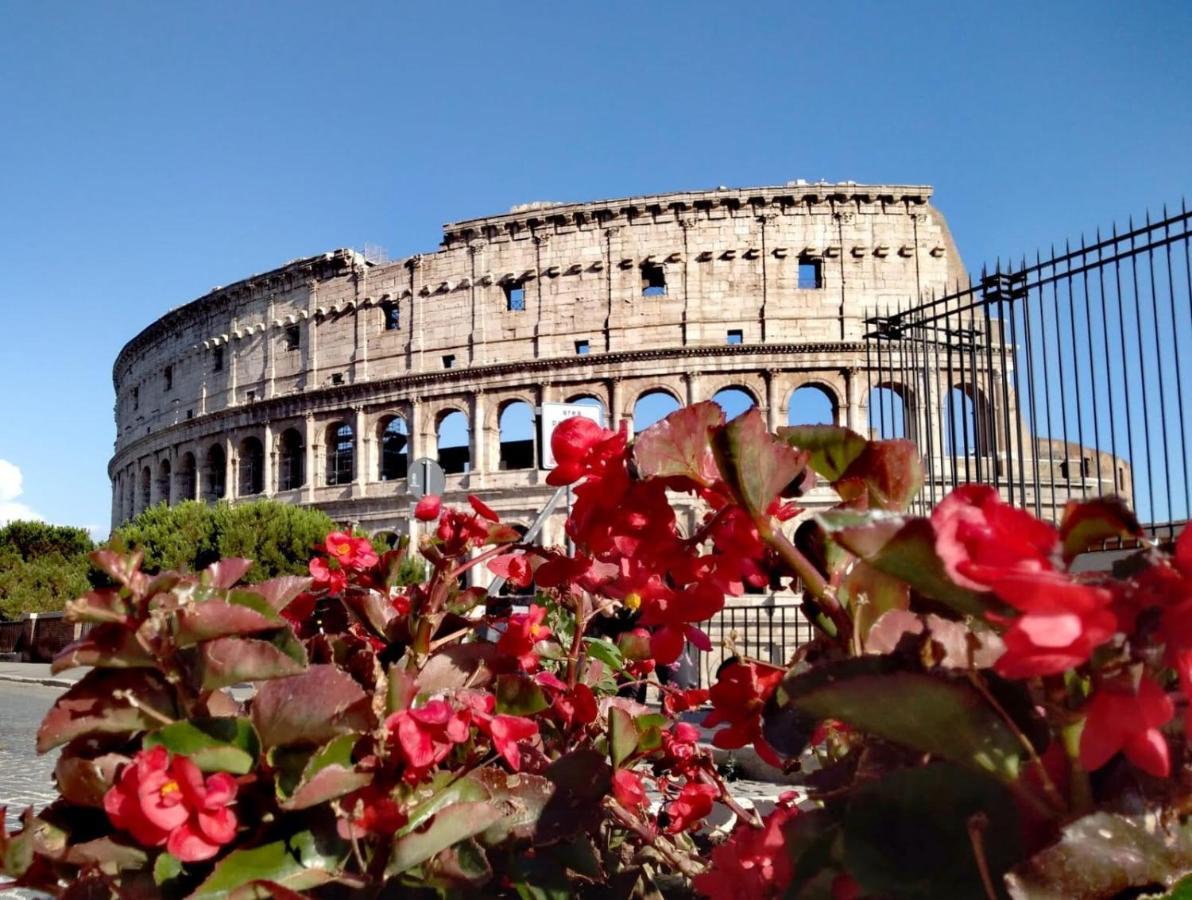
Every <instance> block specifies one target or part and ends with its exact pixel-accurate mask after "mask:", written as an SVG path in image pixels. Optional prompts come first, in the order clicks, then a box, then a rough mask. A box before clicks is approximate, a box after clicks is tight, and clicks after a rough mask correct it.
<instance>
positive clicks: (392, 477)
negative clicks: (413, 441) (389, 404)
mask: <svg viewBox="0 0 1192 900" xmlns="http://www.w3.org/2000/svg"><path fill="white" fill-rule="evenodd" d="M379 443H380V445H381V469H380V472H379V475H380V478H381V481H396V480H397V479H399V478H405V477H406V474H407V473H408V472H409V468H410V434H409V431H408V430H407V428H406V420H405V419H403V418H402V417H401V416H392V417H390V418H387V419H382V420H381V423H380V435H379Z"/></svg>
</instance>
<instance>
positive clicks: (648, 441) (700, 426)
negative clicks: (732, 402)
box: [633, 400, 724, 485]
mask: <svg viewBox="0 0 1192 900" xmlns="http://www.w3.org/2000/svg"><path fill="white" fill-rule="evenodd" d="M723 424H724V410H723V409H721V408H720V405H719V404H718V403H714V402H713V401H711V400H704V401H702V402H700V403H695V404H692V405H691V406H685V407H683V408H682V409H679V410H676V411H675V412H673V413H671V414H670V415H669V416H667V417H666V418H665V419H663V420H662V421H661V422H658V423H657V424H655V425H652V426H651V427H649V428H647V429H646V430H645V431H644V432H642V434H641V435H639V436H638V438H637V440H636V441H635V442H634V444H633V461H634V463H635V464H636V466H637V471H638V473H639V474H640V475H641V476H642V477H643V478H686V479H688V480H690V481H693V482H695V483H696V484H701V485H706V484H711V483H712V482H714V481H716V480H717V472H716V461H715V459H714V457H713V455H712V445H711V441H710V436H709V432H710V429H712V428H715V427H717V426H720V425H723Z"/></svg>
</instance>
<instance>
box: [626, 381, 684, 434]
mask: <svg viewBox="0 0 1192 900" xmlns="http://www.w3.org/2000/svg"><path fill="white" fill-rule="evenodd" d="M680 406H681V404H680V403H679V401H678V400H677V399H676V398H675V396H674V394H672V393H670V392H669V391H664V390H662V389H660V388H659V389H655V390H652V391H646V393H644V394H642V395H641V396H640V397H638V398H637V402H636V403H634V404H633V432H634V434H641V433H642V432H643V431H645V430H646V429H647V428H649V427H650V426H651V425H653V424H655V423H657V422H661V421H662V420H663V419H665V418H666V417H667V416H669V415H670V414H671V413H673V412H674V411H675V410H676V409H678V408H679V407H680Z"/></svg>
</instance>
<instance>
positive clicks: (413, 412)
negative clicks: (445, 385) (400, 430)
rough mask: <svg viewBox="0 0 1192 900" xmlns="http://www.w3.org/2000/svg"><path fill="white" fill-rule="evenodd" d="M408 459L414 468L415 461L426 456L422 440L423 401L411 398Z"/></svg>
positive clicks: (408, 422)
mask: <svg viewBox="0 0 1192 900" xmlns="http://www.w3.org/2000/svg"><path fill="white" fill-rule="evenodd" d="M406 432H407V434H406V441H407V445H406V459H407V460H408V461H409V465H410V468H413V467H414V460H416V459H418V458H419V457H422V456H425V455H426V454H425V453H424V452H423V449H422V448H423V444H424V441H423V440H422V401H421V399H420V398H418V397H411V398H410V410H409V415H408V416H407V417H406Z"/></svg>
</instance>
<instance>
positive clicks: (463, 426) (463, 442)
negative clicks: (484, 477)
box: [435, 407, 472, 475]
mask: <svg viewBox="0 0 1192 900" xmlns="http://www.w3.org/2000/svg"><path fill="white" fill-rule="evenodd" d="M435 448H436V450H437V452H438V458H439V465H440V466H442V467H443V471H444V472H446V473H447V474H449V475H451V474H462V473H464V472H469V471H471V469H472V428H471V422H470V420H469V419H468V414H467V413H466V412H464V411H463V410H462V409H457V408H456V407H446V408H444V409H442V410H440V411H439V413H438V415H436V416H435Z"/></svg>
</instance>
